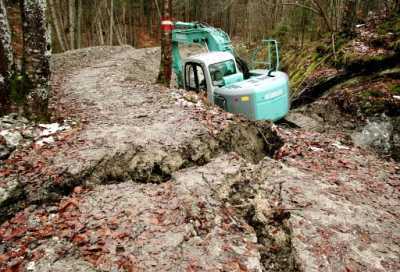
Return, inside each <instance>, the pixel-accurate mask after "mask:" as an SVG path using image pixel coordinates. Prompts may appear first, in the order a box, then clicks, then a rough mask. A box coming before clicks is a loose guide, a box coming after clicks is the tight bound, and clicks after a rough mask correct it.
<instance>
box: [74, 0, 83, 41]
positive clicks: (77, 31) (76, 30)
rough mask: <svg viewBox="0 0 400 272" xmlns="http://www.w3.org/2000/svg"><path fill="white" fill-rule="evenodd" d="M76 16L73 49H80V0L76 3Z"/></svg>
mask: <svg viewBox="0 0 400 272" xmlns="http://www.w3.org/2000/svg"><path fill="white" fill-rule="evenodd" d="M75 10H76V16H75V36H76V39H75V48H81V43H82V41H81V40H82V29H81V26H82V0H77V1H76V8H75Z"/></svg>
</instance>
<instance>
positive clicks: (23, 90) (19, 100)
mask: <svg viewBox="0 0 400 272" xmlns="http://www.w3.org/2000/svg"><path fill="white" fill-rule="evenodd" d="M29 86H30V84H29V80H28V78H27V76H26V75H21V74H19V73H14V75H13V76H12V77H11V79H10V99H11V101H12V102H14V103H15V104H16V105H18V106H22V105H23V104H24V102H25V98H26V96H27V95H28V93H29V90H30V88H29Z"/></svg>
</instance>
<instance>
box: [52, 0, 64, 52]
mask: <svg viewBox="0 0 400 272" xmlns="http://www.w3.org/2000/svg"><path fill="white" fill-rule="evenodd" d="M48 1H49V8H50V11H51V13H50V14H51V23H52V25H53V29H54V31H55V33H56V36H57V40H58V44H59V45H60V49H61V51H65V50H66V46H65V38H64V37H63V32H62V31H61V25H60V19H59V16H58V13H57V6H56V3H57V1H56V0H48Z"/></svg>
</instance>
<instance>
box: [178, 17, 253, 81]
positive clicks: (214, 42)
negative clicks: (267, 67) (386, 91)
mask: <svg viewBox="0 0 400 272" xmlns="http://www.w3.org/2000/svg"><path fill="white" fill-rule="evenodd" d="M174 26H175V29H174V30H173V32H172V58H173V69H174V72H175V74H176V75H177V80H178V85H179V86H180V87H182V86H183V74H182V73H183V71H182V69H183V68H182V58H181V55H180V52H179V44H200V45H202V46H204V47H206V48H207V49H208V51H210V52H217V51H218V52H229V53H232V54H233V55H234V56H235V58H236V61H237V63H238V66H239V69H240V70H241V71H242V72H243V74H244V75H245V77H246V75H247V74H248V72H249V69H248V68H247V64H246V63H245V62H244V61H243V60H241V59H240V58H239V57H238V56H237V55H236V54H235V51H234V49H233V46H232V42H231V39H230V38H229V36H228V34H226V33H225V32H224V31H223V30H221V29H217V28H214V27H211V26H207V25H205V24H201V23H197V22H194V23H185V22H175V24H174Z"/></svg>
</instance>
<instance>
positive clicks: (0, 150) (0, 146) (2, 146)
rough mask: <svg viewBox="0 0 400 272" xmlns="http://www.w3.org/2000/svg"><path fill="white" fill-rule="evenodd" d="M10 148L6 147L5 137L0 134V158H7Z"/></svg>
mask: <svg viewBox="0 0 400 272" xmlns="http://www.w3.org/2000/svg"><path fill="white" fill-rule="evenodd" d="M11 151H12V150H11V149H10V148H8V147H7V142H6V139H4V137H3V136H0V160H4V159H7V158H8V156H9V155H10V153H11Z"/></svg>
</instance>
